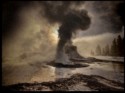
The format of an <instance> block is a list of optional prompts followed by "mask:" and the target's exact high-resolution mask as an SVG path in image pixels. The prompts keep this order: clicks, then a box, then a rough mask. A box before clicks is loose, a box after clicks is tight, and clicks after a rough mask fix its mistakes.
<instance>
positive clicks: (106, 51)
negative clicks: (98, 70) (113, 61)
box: [91, 35, 124, 56]
mask: <svg viewBox="0 0 125 93" xmlns="http://www.w3.org/2000/svg"><path fill="white" fill-rule="evenodd" d="M91 55H96V56H98V55H102V56H124V37H123V38H121V36H120V35H118V37H117V38H114V39H113V41H112V43H111V44H110V45H109V44H106V46H104V47H101V46H100V45H97V46H96V48H95V51H93V50H91Z"/></svg>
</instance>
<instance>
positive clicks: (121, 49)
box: [117, 35, 123, 56]
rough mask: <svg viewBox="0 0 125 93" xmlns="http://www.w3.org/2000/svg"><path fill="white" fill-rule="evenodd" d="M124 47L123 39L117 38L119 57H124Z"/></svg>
mask: <svg viewBox="0 0 125 93" xmlns="http://www.w3.org/2000/svg"><path fill="white" fill-rule="evenodd" d="M122 51H123V46H122V38H121V36H120V35H118V37H117V56H122Z"/></svg>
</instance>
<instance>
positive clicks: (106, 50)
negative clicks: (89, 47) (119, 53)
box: [105, 44, 109, 56]
mask: <svg viewBox="0 0 125 93" xmlns="http://www.w3.org/2000/svg"><path fill="white" fill-rule="evenodd" d="M105 55H106V56H108V55H109V45H108V44H107V45H106V46H105Z"/></svg>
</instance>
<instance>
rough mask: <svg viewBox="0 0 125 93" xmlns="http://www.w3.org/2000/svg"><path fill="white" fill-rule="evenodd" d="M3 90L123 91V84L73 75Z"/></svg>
mask: <svg viewBox="0 0 125 93" xmlns="http://www.w3.org/2000/svg"><path fill="white" fill-rule="evenodd" d="M3 88H4V89H5V90H12V91H123V90H124V84H122V83H119V82H115V81H112V80H108V79H106V78H104V77H101V76H97V75H82V74H75V75H72V76H71V77H70V78H60V79H58V80H56V81H55V82H43V83H37V82H36V83H20V84H14V85H10V86H4V87H3Z"/></svg>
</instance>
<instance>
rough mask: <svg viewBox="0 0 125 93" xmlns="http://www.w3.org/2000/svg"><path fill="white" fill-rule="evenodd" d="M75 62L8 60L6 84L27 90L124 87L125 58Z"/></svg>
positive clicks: (4, 74)
mask: <svg viewBox="0 0 125 93" xmlns="http://www.w3.org/2000/svg"><path fill="white" fill-rule="evenodd" d="M92 60H93V59H92ZM74 63H75V64H77V65H68V66H65V65H61V64H56V65H46V64H41V63H40V62H37V63H29V64H23V63H21V64H15V65H7V64H6V65H5V64H4V65H3V67H2V69H3V70H2V71H3V73H2V75H3V76H2V77H3V80H2V84H3V86H4V88H7V89H8V88H9V89H12V90H26V91H27V90H28V91H29V90H30V91H34V90H35V91H55V90H57V91H58V90H62V91H72V90H75V91H105V90H124V87H123V84H124V62H123V61H115V62H114V60H113V61H105V60H103V61H101V60H97V61H95V60H93V61H84V62H83V61H79V62H77V61H76V62H74ZM7 67H8V68H7ZM8 85H10V86H8Z"/></svg>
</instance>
